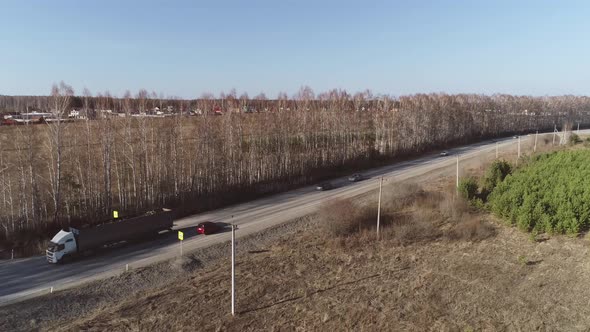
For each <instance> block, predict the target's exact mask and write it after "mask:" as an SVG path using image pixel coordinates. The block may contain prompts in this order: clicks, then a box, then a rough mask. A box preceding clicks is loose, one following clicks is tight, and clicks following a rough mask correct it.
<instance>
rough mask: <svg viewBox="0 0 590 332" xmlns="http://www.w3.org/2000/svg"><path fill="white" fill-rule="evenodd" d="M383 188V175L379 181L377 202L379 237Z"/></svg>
mask: <svg viewBox="0 0 590 332" xmlns="http://www.w3.org/2000/svg"><path fill="white" fill-rule="evenodd" d="M382 188H383V177H381V180H380V181H379V203H377V238H379V222H380V217H381V192H382Z"/></svg>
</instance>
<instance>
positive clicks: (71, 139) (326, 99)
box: [0, 84, 590, 245]
mask: <svg viewBox="0 0 590 332" xmlns="http://www.w3.org/2000/svg"><path fill="white" fill-rule="evenodd" d="M335 91H336V90H335ZM86 94H87V95H89V93H86ZM355 96H356V97H355ZM73 97H74V93H73V91H72V89H71V88H70V87H68V86H67V85H65V84H62V85H61V86H56V87H54V89H53V92H52V95H51V96H50V97H46V98H47V100H48V101H47V106H48V108H49V109H52V110H53V111H54V112H56V113H65V112H66V111H67V110H69V109H70V108H72V107H73V106H72V103H73V100H74V99H73ZM127 97H128V98H127ZM127 97H124V98H113V97H111V96H110V95H109V94H108V93H104V94H102V95H100V96H94V97H92V98H94V99H93V103H95V104H94V105H93V107H96V108H98V109H108V108H110V107H112V105H114V104H116V103H118V102H121V101H122V102H123V104H122V107H123V110H125V109H127V110H131V109H132V108H134V107H136V106H134V105H138V106H137V107H144V108H147V107H149V106H148V100H151V99H147V98H146V99H143V100H142V99H141V98H139V99H138V98H130V97H129V96H127ZM283 97H284V96H283ZM296 97H297V98H295V99H277V100H273V101H268V100H267V102H268V103H269V105H275V106H270V107H275V108H276V109H275V111H268V112H262V113H257V114H242V113H231V112H229V113H226V114H225V115H223V116H200V117H187V116H180V115H178V116H172V117H167V118H158V119H154V118H137V117H114V118H106V119H102V120H96V121H91V120H88V121H82V122H74V123H70V122H67V123H66V122H55V123H51V124H47V125H43V126H13V127H2V128H0V230H1V232H0V239H1V240H2V242H3V243H4V244H5V245H11V243H13V242H14V241H17V240H19V241H21V239H22V238H23V237H25V236H37V235H38V236H43V235H45V236H47V235H49V234H50V233H52V232H53V231H54V229H55V227H59V226H67V225H76V226H78V225H80V224H84V223H95V222H99V221H101V220H104V219H106V218H108V217H109V216H110V214H111V211H112V210H119V211H121V214H133V213H136V212H141V211H146V210H151V209H155V208H159V207H174V208H176V209H177V211H179V212H180V213H181V214H182V213H189V212H195V211H199V210H203V209H206V208H211V207H214V206H219V205H223V204H227V203H230V202H235V201H238V200H243V199H246V198H252V197H255V196H259V195H262V194H267V193H271V192H277V191H282V190H286V189H288V188H292V187H294V186H299V185H303V184H307V183H311V182H312V181H316V180H318V178H321V177H326V176H329V175H330V174H333V173H334V171H342V170H345V169H347V168H353V167H365V166H370V165H374V164H375V162H376V161H387V160H393V159H395V158H398V157H401V156H404V155H408V154H415V153H419V152H421V151H426V150H430V149H434V148H436V147H443V146H447V145H451V144H458V143H465V142H470V141H474V140H478V139H482V138H487V137H494V136H500V135H506V134H512V133H517V132H531V131H535V130H550V129H553V127H554V126H557V127H558V128H560V127H561V126H562V125H563V124H564V123H569V124H572V123H575V122H576V121H580V123H581V125H582V126H586V125H590V115H589V114H590V99H588V98H586V97H574V96H562V97H538V98H537V97H516V96H507V95H494V96H484V95H446V94H428V95H426V94H421V95H412V96H403V97H399V98H392V97H384V96H380V97H375V96H371V95H370V93H362V94H355V95H352V96H351V95H348V94H347V93H345V92H343V91H336V92H333V93H326V94H319V95H315V94H313V92H312V91H311V90H310V89H302V91H300V93H299V94H298V95H297V96H296ZM88 98H90V96H88ZM126 100H127V102H128V103H127V104H125V103H126ZM202 100H206V99H199V100H197V101H190V102H191V103H192V102H196V103H198V102H199V101H202ZM226 100H227V99H226ZM239 100H240V99H239V98H237V99H236V101H235V102H239ZM257 100H261V99H257ZM209 101H211V100H209ZM246 101H247V102H253V100H252V99H247V100H246ZM363 105H364V106H363ZM87 107H90V106H88V105H87ZM363 107H365V111H363V110H362V109H363ZM357 110H358V111H357ZM58 115H59V114H58Z"/></svg>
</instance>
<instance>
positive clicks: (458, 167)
mask: <svg viewBox="0 0 590 332" xmlns="http://www.w3.org/2000/svg"><path fill="white" fill-rule="evenodd" d="M457 189H459V155H457Z"/></svg>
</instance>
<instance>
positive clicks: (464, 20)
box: [0, 0, 590, 97]
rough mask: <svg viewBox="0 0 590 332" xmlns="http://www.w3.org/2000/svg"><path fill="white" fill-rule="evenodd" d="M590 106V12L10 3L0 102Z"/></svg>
mask: <svg viewBox="0 0 590 332" xmlns="http://www.w3.org/2000/svg"><path fill="white" fill-rule="evenodd" d="M60 80H64V81H65V82H66V83H68V84H70V85H72V86H73V87H74V89H75V90H76V92H77V93H81V92H82V89H83V88H84V87H87V88H88V89H90V90H91V91H92V92H93V93H96V92H103V91H105V90H109V91H110V92H111V93H113V94H116V95H119V96H120V95H122V94H123V92H124V91H125V90H126V89H129V90H131V91H132V92H133V93H135V92H136V91H137V90H138V89H140V88H145V89H147V90H148V91H156V92H157V93H160V92H162V93H164V95H170V96H172V95H175V96H181V97H197V96H199V95H201V93H203V92H212V93H214V94H216V95H217V94H219V92H221V91H225V92H227V91H229V90H230V89H232V88H235V89H237V91H238V93H241V92H243V91H246V92H248V93H249V94H250V96H253V95H255V94H258V93H259V92H261V91H264V92H265V93H266V94H267V96H269V97H276V94H277V93H278V92H279V91H286V92H287V93H289V95H292V94H293V93H295V92H296V91H297V90H298V89H299V87H300V86H302V85H309V86H311V87H312V88H313V89H314V90H315V91H316V92H318V91H324V90H327V89H331V88H343V89H347V90H348V91H349V92H352V91H358V90H363V89H366V88H368V89H371V90H372V91H373V92H374V93H387V94H392V95H402V94H409V93H418V92H448V93H458V92H470V93H471V92H473V93H486V94H492V93H497V92H499V93H510V94H527V95H556V94H586V95H590V2H588V1H577V2H574V1H544V0H540V1H516V0H513V1H475V0H474V1H467V0H466V1H393V0H392V1H346V0H341V1H320V0H318V1H308V0H299V1H285V0H268V1H258V0H248V1H246V0H243V1H223V0H221V1H202V2H201V1H196V0H195V1H131V0H118V1H110V0H109V1H104V0H101V1H98V0H97V1H92V0H87V1H86V0H85V1H79V0H72V1H61V0H53V1H47V0H14V1H13V0H2V1H1V2H0V94H8V95H12V94H16V95H23V94H26V95H30V94H32V95H39V94H48V93H49V92H50V88H51V84H52V83H54V82H59V81H60Z"/></svg>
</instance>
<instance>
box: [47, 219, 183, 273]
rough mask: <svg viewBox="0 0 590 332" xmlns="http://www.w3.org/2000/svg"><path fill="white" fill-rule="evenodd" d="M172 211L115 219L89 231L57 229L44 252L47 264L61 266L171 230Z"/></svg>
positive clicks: (82, 229)
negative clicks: (95, 251)
mask: <svg viewBox="0 0 590 332" xmlns="http://www.w3.org/2000/svg"><path fill="white" fill-rule="evenodd" d="M172 226H173V212H172V211H171V210H168V209H162V211H159V212H155V213H151V214H145V215H142V216H138V217H133V218H128V219H121V220H118V219H115V220H112V221H110V222H107V223H104V224H100V225H97V226H94V227H92V228H81V229H76V228H73V227H70V228H69V230H67V231H66V230H60V231H59V232H58V233H57V234H55V236H54V237H53V238H52V239H51V241H50V242H49V246H48V247H47V250H46V251H45V254H46V257H47V261H48V262H49V263H52V264H56V263H62V262H64V261H66V260H67V259H68V258H71V257H74V256H76V255H79V254H81V253H84V252H89V251H92V250H94V249H98V248H100V247H103V246H105V245H107V244H114V243H119V242H123V241H129V240H134V239H139V238H142V237H146V236H149V235H156V234H158V233H159V232H160V231H163V230H166V229H172Z"/></svg>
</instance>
